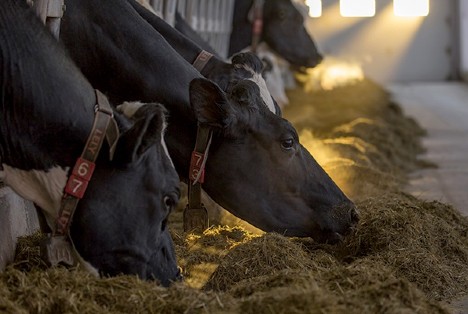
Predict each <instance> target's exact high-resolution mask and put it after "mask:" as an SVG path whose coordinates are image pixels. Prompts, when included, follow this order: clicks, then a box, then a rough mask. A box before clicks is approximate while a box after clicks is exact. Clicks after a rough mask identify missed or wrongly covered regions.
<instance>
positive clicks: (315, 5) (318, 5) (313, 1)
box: [305, 0, 322, 17]
mask: <svg viewBox="0 0 468 314" xmlns="http://www.w3.org/2000/svg"><path fill="white" fill-rule="evenodd" d="M305 4H306V5H307V6H308V7H309V16H310V17H320V16H322V0H306V1H305Z"/></svg>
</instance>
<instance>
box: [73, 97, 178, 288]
mask: <svg viewBox="0 0 468 314" xmlns="http://www.w3.org/2000/svg"><path fill="white" fill-rule="evenodd" d="M144 108H147V109H146V110H140V111H141V112H140V111H138V112H137V113H136V114H135V116H134V120H135V122H134V125H133V126H132V127H131V128H130V129H128V130H126V131H125V132H124V133H123V134H122V135H121V136H120V138H119V141H118V144H117V148H116V151H115V156H114V159H113V160H112V161H109V160H108V157H107V156H106V154H104V155H103V156H101V157H100V159H99V160H98V163H97V165H96V169H95V172H94V175H93V177H92V179H91V181H90V182H89V187H88V189H87V191H86V194H85V197H84V198H83V199H82V200H81V201H80V202H79V205H78V208H77V210H76V212H75V215H74V219H73V222H72V225H71V238H72V241H73V243H74V246H75V248H76V250H77V251H78V253H79V254H80V256H81V257H82V258H83V259H84V260H85V261H86V262H88V263H89V264H90V265H91V266H92V267H93V268H95V269H96V270H97V271H98V272H99V273H100V274H101V275H105V276H114V275H118V274H136V275H138V276H139V277H140V278H142V279H156V280H159V281H160V282H161V283H162V284H163V285H168V284H169V283H170V281H174V280H176V279H178V277H179V271H178V268H177V264H176V258H175V253H174V248H173V243H172V239H171V237H170V235H169V231H168V228H167V219H168V216H169V214H170V212H171V210H172V208H173V207H174V205H176V203H177V202H178V198H179V188H178V187H179V179H178V176H177V174H176V172H175V169H174V166H173V164H172V162H171V160H170V158H169V155H168V153H167V149H166V146H165V143H164V138H163V136H164V131H165V118H164V117H165V114H164V113H165V109H164V108H163V107H162V106H160V105H151V106H145V107H144Z"/></svg>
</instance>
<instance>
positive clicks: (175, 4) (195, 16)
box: [140, 0, 235, 58]
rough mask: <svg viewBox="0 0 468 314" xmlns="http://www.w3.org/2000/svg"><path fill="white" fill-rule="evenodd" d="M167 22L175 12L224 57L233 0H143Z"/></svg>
mask: <svg viewBox="0 0 468 314" xmlns="http://www.w3.org/2000/svg"><path fill="white" fill-rule="evenodd" d="M144 1H147V2H148V4H149V5H150V6H151V7H152V8H153V10H154V11H155V12H156V14H158V15H159V16H160V17H162V18H163V19H164V20H165V21H166V22H168V23H169V24H170V25H172V26H174V23H175V13H176V11H177V12H179V14H180V15H181V16H182V17H183V18H184V19H185V21H186V22H187V23H188V24H189V25H190V26H191V27H192V28H193V29H194V30H195V31H196V32H197V33H198V34H200V36H201V37H202V38H203V39H204V40H206V41H207V42H208V43H209V44H210V46H211V47H213V48H214V49H215V50H216V52H218V53H219V55H220V56H221V57H224V58H227V57H228V51H229V38H230V35H231V29H232V16H233V13H234V1H235V0H144ZM140 2H141V0H140Z"/></svg>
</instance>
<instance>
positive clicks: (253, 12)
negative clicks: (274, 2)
mask: <svg viewBox="0 0 468 314" xmlns="http://www.w3.org/2000/svg"><path fill="white" fill-rule="evenodd" d="M264 4H265V0H254V2H253V5H252V8H251V9H250V12H249V18H250V19H251V21H252V44H251V46H250V49H251V51H252V52H254V53H256V52H257V48H258V44H259V43H260V40H261V38H262V32H263V6H264Z"/></svg>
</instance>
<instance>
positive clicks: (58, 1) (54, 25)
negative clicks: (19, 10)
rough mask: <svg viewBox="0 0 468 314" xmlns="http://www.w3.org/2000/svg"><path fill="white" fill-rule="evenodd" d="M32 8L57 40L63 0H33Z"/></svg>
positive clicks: (63, 4)
mask: <svg viewBox="0 0 468 314" xmlns="http://www.w3.org/2000/svg"><path fill="white" fill-rule="evenodd" d="M33 8H34V10H35V11H36V14H37V15H38V16H39V18H40V19H41V21H42V23H44V25H46V27H47V28H48V29H49V31H50V32H51V33H52V35H54V37H55V38H56V39H57V40H58V39H59V36H60V22H61V19H62V17H63V12H64V11H65V3H64V0H34V2H33Z"/></svg>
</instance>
